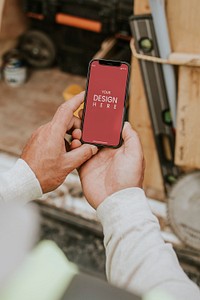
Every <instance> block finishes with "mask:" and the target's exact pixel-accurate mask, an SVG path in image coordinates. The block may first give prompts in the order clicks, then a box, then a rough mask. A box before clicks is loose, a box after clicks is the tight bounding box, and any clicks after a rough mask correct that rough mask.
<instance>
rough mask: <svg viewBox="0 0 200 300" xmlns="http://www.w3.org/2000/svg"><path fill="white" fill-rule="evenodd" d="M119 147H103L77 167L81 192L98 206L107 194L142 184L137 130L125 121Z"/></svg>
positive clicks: (140, 150) (142, 167)
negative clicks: (121, 142) (121, 141)
mask: <svg viewBox="0 0 200 300" xmlns="http://www.w3.org/2000/svg"><path fill="white" fill-rule="evenodd" d="M122 138H123V140H124V142H123V144H122V146H121V147H120V148H118V149H108V148H104V149H102V150H100V151H99V152H98V154H96V155H95V156H94V157H92V158H91V159H90V160H89V161H87V162H86V163H85V164H83V166H82V167H81V168H80V169H79V174H80V179H81V182H82V187H83V192H84V195H85V197H86V199H87V200H88V202H89V203H90V205H91V206H93V207H94V208H97V207H98V206H99V204H100V203H101V202H102V201H103V200H104V199H105V198H106V197H108V196H109V195H111V194H113V193H115V192H117V191H120V190H122V189H125V188H130V187H142V182H143V176H144V158H143V153H142V147H141V144H140V140H139V138H138V136H137V133H136V132H135V131H134V130H133V129H132V128H131V125H130V124H129V123H128V122H126V123H125V125H124V129H123V131H122Z"/></svg>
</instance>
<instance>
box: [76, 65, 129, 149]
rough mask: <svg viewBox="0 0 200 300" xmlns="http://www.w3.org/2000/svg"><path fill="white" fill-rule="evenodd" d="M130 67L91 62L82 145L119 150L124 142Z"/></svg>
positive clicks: (84, 111) (83, 120)
mask: <svg viewBox="0 0 200 300" xmlns="http://www.w3.org/2000/svg"><path fill="white" fill-rule="evenodd" d="M129 73H130V66H129V64H128V63H127V62H121V61H113V60H103V59H100V60H97V59H94V60H92V61H91V62H90V64H89V68H88V79H87V88H86V94H85V101H84V110H83V118H82V142H83V143H90V144H93V145H96V146H98V147H100V146H104V147H113V148H118V147H120V145H121V143H122V137H121V132H122V128H123V123H124V112H125V104H126V99H127V94H128V85H129Z"/></svg>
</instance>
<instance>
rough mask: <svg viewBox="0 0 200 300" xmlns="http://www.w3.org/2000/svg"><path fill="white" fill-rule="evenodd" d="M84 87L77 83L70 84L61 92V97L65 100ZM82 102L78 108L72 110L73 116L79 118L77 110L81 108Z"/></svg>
mask: <svg viewBox="0 0 200 300" xmlns="http://www.w3.org/2000/svg"><path fill="white" fill-rule="evenodd" d="M83 90H84V89H83V88H82V86H80V85H78V84H71V85H69V86H68V87H67V88H66V89H65V90H64V92H63V97H64V99H65V101H67V100H69V99H71V98H72V97H73V96H75V95H77V94H79V93H80V92H82V91H83ZM83 107H84V104H83V103H82V104H81V105H80V106H79V108H78V109H77V110H76V111H75V112H74V116H76V117H78V118H79V114H78V113H79V110H81V109H83Z"/></svg>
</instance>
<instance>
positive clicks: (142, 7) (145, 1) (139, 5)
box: [134, 0, 151, 15]
mask: <svg viewBox="0 0 200 300" xmlns="http://www.w3.org/2000/svg"><path fill="white" fill-rule="evenodd" d="M150 12H151V11H150V6H149V0H142V1H141V0H135V1H134V14H135V15H140V14H149V13H150Z"/></svg>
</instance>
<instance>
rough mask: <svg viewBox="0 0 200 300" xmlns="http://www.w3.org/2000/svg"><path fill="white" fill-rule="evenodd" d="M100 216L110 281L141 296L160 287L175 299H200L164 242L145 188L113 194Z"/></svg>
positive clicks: (172, 252) (99, 209) (100, 208)
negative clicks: (144, 190)
mask: <svg viewBox="0 0 200 300" xmlns="http://www.w3.org/2000/svg"><path fill="white" fill-rule="evenodd" d="M97 213H98V217H99V219H100V220H101V222H102V225H103V229H104V235H105V239H104V243H105V247H106V255H107V262H106V271H107V277H108V280H109V281H110V282H112V283H114V284H116V285H118V286H121V287H123V288H126V289H129V290H131V291H133V292H137V293H139V294H145V293H147V292H149V291H151V290H153V289H155V288H159V289H161V290H163V291H165V292H167V293H168V294H171V295H172V296H174V298H175V299H181V300H184V299H190V298H191V299H200V292H199V290H198V288H197V287H196V285H194V284H193V283H192V282H191V281H190V280H189V279H188V277H187V276H186V275H185V273H184V272H183V271H182V269H181V267H180V265H179V263H178V260H177V258H176V254H175V252H174V250H173V249H172V247H171V245H169V244H165V243H164V241H163V239H162V237H161V234H160V228H159V224H158V221H157V219H156V217H155V216H153V214H152V213H151V211H150V208H149V206H148V203H147V200H146V197H145V195H144V193H143V191H142V190H141V189H137V188H133V189H126V190H123V191H121V192H118V193H116V194H113V195H112V196H110V197H109V198H107V199H106V200H105V201H104V202H103V203H102V204H101V205H100V206H99V208H98V210H97Z"/></svg>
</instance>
